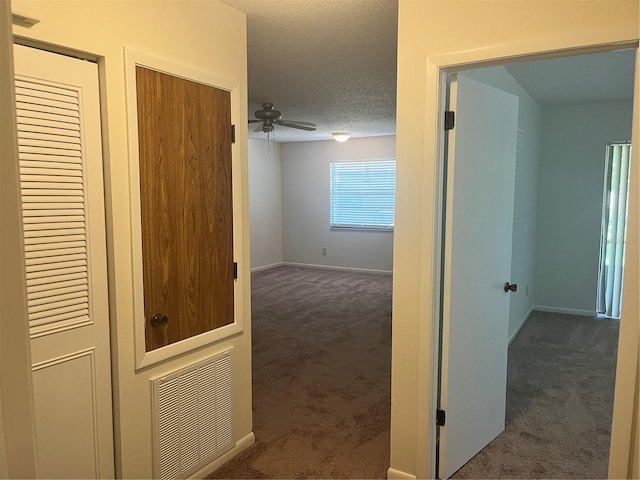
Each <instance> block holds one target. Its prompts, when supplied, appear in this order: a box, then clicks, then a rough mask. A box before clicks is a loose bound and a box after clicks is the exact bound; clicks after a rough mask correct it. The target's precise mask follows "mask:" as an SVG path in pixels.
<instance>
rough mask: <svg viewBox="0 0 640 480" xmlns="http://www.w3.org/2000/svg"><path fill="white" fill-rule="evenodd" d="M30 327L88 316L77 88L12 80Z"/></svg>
mask: <svg viewBox="0 0 640 480" xmlns="http://www.w3.org/2000/svg"><path fill="white" fill-rule="evenodd" d="M16 99H17V103H16V106H17V115H18V118H19V122H18V151H19V159H20V181H21V193H22V206H23V218H24V225H23V227H24V238H25V251H26V254H25V262H26V276H27V302H28V307H29V324H30V326H31V327H34V326H44V325H48V324H52V328H54V327H55V325H53V324H55V323H56V322H61V321H64V322H65V323H66V324H68V323H69V322H74V321H85V320H87V319H88V318H89V289H88V284H89V282H88V275H89V271H88V270H89V265H88V259H87V245H86V234H87V227H86V221H87V217H86V212H85V208H86V205H85V186H84V182H85V179H84V169H83V158H82V139H81V131H80V110H79V108H80V107H79V100H78V92H77V91H75V90H73V89H71V88H69V89H66V88H61V87H57V86H53V85H45V84H41V83H38V82H36V81H33V82H31V81H29V80H26V79H18V80H17V81H16Z"/></svg>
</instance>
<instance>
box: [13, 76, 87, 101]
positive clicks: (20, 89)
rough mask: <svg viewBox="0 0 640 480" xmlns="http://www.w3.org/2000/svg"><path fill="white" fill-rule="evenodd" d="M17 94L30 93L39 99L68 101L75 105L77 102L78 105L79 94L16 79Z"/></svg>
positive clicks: (74, 91) (67, 89) (62, 88)
mask: <svg viewBox="0 0 640 480" xmlns="http://www.w3.org/2000/svg"><path fill="white" fill-rule="evenodd" d="M29 92H30V93H29ZM16 93H29V94H30V95H32V96H35V97H39V98H53V99H58V100H64V99H67V100H68V101H69V103H73V102H74V100H75V102H76V103H78V92H77V91H76V90H72V89H69V88H64V87H56V86H55V85H50V84H42V83H40V82H34V81H31V80H28V79H23V78H16Z"/></svg>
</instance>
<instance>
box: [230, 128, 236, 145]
mask: <svg viewBox="0 0 640 480" xmlns="http://www.w3.org/2000/svg"><path fill="white" fill-rule="evenodd" d="M231 143H236V126H235V125H231Z"/></svg>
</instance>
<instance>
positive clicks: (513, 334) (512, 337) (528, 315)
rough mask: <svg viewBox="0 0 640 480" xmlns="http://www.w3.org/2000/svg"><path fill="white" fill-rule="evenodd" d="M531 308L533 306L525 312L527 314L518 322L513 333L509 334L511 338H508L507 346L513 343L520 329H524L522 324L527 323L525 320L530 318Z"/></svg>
mask: <svg viewBox="0 0 640 480" xmlns="http://www.w3.org/2000/svg"><path fill="white" fill-rule="evenodd" d="M533 307H534V305H532V306H531V308H530V309H529V311H528V312H527V314H526V315H525V316H524V318H523V319H522V320H520V324H519V325H518V327H517V328H516V330H515V332H513V333H512V334H511V336H510V337H509V345H511V342H513V341H514V340H515V338H516V337H517V336H518V334H519V333H520V330H522V327H524V324H525V323H527V320H529V317H530V316H531V314H532V313H533Z"/></svg>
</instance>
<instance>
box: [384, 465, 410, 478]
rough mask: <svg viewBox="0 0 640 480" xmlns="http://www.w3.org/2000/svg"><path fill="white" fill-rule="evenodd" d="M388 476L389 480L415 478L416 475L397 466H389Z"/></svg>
mask: <svg viewBox="0 0 640 480" xmlns="http://www.w3.org/2000/svg"><path fill="white" fill-rule="evenodd" d="M387 478H388V479H389V480H414V479H415V478H416V476H415V475H411V474H410V473H406V472H403V471H402V470H396V469H395V468H391V467H389V470H387Z"/></svg>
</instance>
